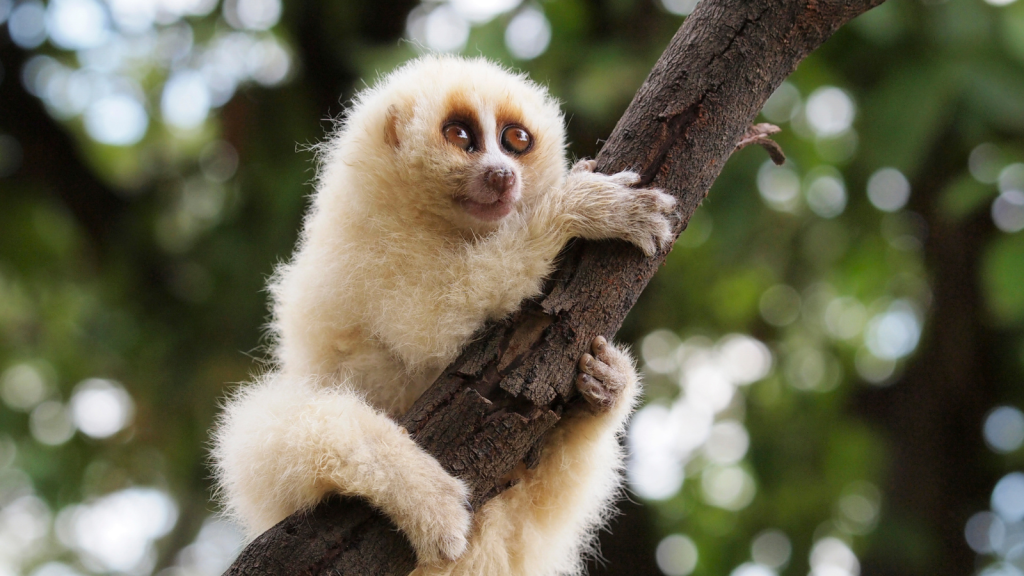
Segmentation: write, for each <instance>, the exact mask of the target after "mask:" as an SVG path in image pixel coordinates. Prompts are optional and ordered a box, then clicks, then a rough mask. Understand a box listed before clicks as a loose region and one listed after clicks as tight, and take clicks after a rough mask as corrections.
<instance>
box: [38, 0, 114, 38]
mask: <svg viewBox="0 0 1024 576" xmlns="http://www.w3.org/2000/svg"><path fill="white" fill-rule="evenodd" d="M46 29H47V31H48V32H49V35H50V40H51V41H53V43H54V44H56V45H57V46H58V47H60V48H63V49H65V50H83V49H86V48H95V47H97V46H100V45H102V44H103V43H105V42H107V40H108V39H109V37H110V23H109V22H108V20H107V10H106V8H105V7H104V6H103V5H102V4H100V3H99V2H98V1H97V0H50V3H49V5H48V6H47V8H46Z"/></svg>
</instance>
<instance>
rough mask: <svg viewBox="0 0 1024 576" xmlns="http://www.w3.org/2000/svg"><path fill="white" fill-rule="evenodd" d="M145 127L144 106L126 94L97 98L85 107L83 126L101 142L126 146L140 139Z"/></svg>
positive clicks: (146, 123)
mask: <svg viewBox="0 0 1024 576" xmlns="http://www.w3.org/2000/svg"><path fill="white" fill-rule="evenodd" d="M148 127H149V115H148V114H147V113H146V109H145V107H143V105H142V103H141V102H140V101H139V100H137V99H136V98H134V97H132V96H129V95H127V94H114V95H111V96H106V97H104V98H101V99H99V100H97V101H95V102H93V103H92V105H90V106H89V108H88V109H87V110H86V111H85V129H86V131H87V132H88V133H89V136H92V138H93V140H96V141H97V142H99V143H101V144H110V145H111V146H130V145H132V144H135V143H137V142H138V141H139V140H142V137H143V136H145V135H146V129H147V128H148Z"/></svg>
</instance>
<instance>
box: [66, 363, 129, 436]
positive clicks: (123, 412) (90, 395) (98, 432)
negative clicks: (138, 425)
mask: <svg viewBox="0 0 1024 576" xmlns="http://www.w3.org/2000/svg"><path fill="white" fill-rule="evenodd" d="M134 412H135V403H134V402H132V398H131V396H129V395H128V392H126V391H125V389H124V388H123V387H122V386H121V385H120V384H118V383H117V382H114V381H112V380H105V379H102V378H90V379H88V380H83V381H82V382H80V383H79V384H78V385H77V386H75V391H74V393H73V394H72V396H71V415H72V418H73V419H74V422H75V425H76V426H77V427H78V429H79V430H81V431H82V433H83V434H86V435H87V436H91V437H93V438H107V437H109V436H113V435H114V434H116V433H118V432H120V431H121V430H122V429H124V427H125V426H127V425H128V423H129V422H131V419H132V415H133V414H134Z"/></svg>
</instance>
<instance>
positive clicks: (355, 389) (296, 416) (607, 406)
mask: <svg viewBox="0 0 1024 576" xmlns="http://www.w3.org/2000/svg"><path fill="white" fill-rule="evenodd" d="M467 116H468V117H467ZM453 118H456V119H460V120H465V121H467V122H471V123H473V125H474V126H475V127H476V128H477V132H478V134H477V137H478V139H479V140H480V147H481V149H480V150H479V151H477V152H474V153H467V152H465V151H463V150H461V149H459V148H457V147H455V146H453V145H451V144H449V143H448V142H446V141H445V140H444V138H443V136H442V134H441V129H442V127H443V126H444V125H445V124H446V122H448V121H449V120H451V119H453ZM508 122H512V123H515V124H517V125H520V126H522V127H523V128H525V129H526V130H527V131H528V132H530V133H531V134H532V136H533V138H534V144H533V148H532V149H531V150H529V151H528V152H526V153H524V154H522V155H521V156H514V155H511V154H507V153H505V152H504V151H502V150H501V148H500V147H499V145H498V138H499V135H500V129H501V128H502V126H503V125H504V124H505V123H508ZM564 138H565V136H564V128H563V123H562V116H561V112H560V111H559V109H558V106H557V104H556V103H555V102H554V101H553V100H552V99H551V97H550V96H549V95H548V94H547V92H546V91H545V90H544V89H543V88H542V87H540V86H538V85H536V84H534V83H532V82H530V81H528V80H527V79H525V78H524V77H522V76H518V75H514V74H511V73H509V72H508V71H506V70H504V69H502V68H500V67H498V66H495V65H494V64H491V63H489V62H487V61H485V60H482V59H476V60H465V59H460V58H455V57H444V56H428V57H423V58H420V59H418V60H416V61H413V62H411V63H409V64H407V65H406V66H404V67H402V68H401V69H399V70H398V71H396V72H394V73H392V74H391V75H389V76H387V77H385V78H383V79H381V81H380V82H378V84H377V85H376V86H375V87H373V88H370V89H368V90H366V91H364V92H363V93H362V94H360V95H359V96H358V97H357V98H356V101H355V104H354V106H353V108H352V110H351V111H350V113H349V114H348V116H347V118H346V119H345V121H344V123H343V124H342V126H341V127H340V129H339V130H338V132H337V133H336V134H335V135H334V136H333V137H332V138H331V139H330V140H329V141H328V142H327V143H326V144H325V145H323V146H322V148H321V150H320V161H321V166H320V172H319V178H318V183H317V188H316V194H315V196H314V199H313V205H312V209H311V211H310V214H309V215H308V216H307V218H306V221H305V224H304V228H303V231H302V235H301V239H300V242H299V247H298V249H297V251H296V253H295V256H294V257H293V259H292V261H291V262H290V263H288V264H286V265H283V266H281V267H280V268H279V270H278V271H277V273H276V274H275V277H274V279H273V280H272V282H271V291H272V294H273V311H274V319H273V324H272V327H273V331H274V335H275V338H276V340H275V343H276V346H275V360H276V366H275V369H274V370H273V371H271V372H269V373H267V374H265V375H263V376H262V377H260V378H258V379H256V381H255V382H253V383H251V384H249V385H247V386H245V387H243V388H242V389H241V390H239V391H238V392H237V393H236V394H235V395H234V396H233V397H231V398H230V399H229V401H228V402H227V405H226V407H225V410H224V413H223V414H222V416H221V418H220V421H219V423H218V426H217V429H216V430H215V432H214V451H213V455H214V461H215V466H216V470H217V476H218V480H219V484H220V489H221V494H222V496H223V499H224V502H225V505H226V507H227V509H228V511H229V512H230V513H231V514H232V515H234V516H235V517H236V518H237V519H238V520H239V521H240V522H241V523H242V524H243V525H244V526H245V527H246V528H247V530H248V531H249V533H250V534H251V535H253V536H255V535H256V534H259V533H260V532H262V531H264V530H266V529H267V528H269V527H271V526H272V525H273V524H275V523H276V522H278V521H280V520H281V519H283V518H284V517H285V516H287V515H288V514H290V513H292V512H294V511H296V510H300V509H304V508H308V507H311V506H313V505H315V504H316V503H317V502H318V501H319V500H320V499H321V498H323V496H324V495H325V494H327V493H330V492H340V493H344V494H351V495H357V496H362V497H365V498H367V499H368V500H369V501H370V502H371V503H372V504H373V505H375V506H376V507H378V508H379V509H380V510H382V511H383V512H384V513H386V514H387V515H388V516H390V517H391V518H392V519H393V520H394V522H395V523H396V524H397V525H398V526H399V528H400V529H402V531H403V532H404V533H405V534H406V536H408V538H409V540H410V542H411V543H412V545H413V547H414V548H415V550H416V553H417V556H418V558H419V560H420V565H419V567H418V568H417V570H416V572H415V573H416V574H418V575H427V574H430V575H440V574H451V575H454V574H466V575H470V574H474V575H477V574H488V575H495V576H500V575H531V576H542V575H556V574H577V573H580V572H581V571H582V561H581V558H582V555H583V554H584V553H585V552H586V551H588V550H589V549H590V546H591V542H592V539H593V534H594V531H595V530H596V528H597V527H598V526H600V525H601V524H602V523H603V522H604V520H605V516H606V515H607V513H608V508H609V504H610V501H611V499H612V498H613V496H614V494H615V492H616V490H617V488H618V486H619V482H620V478H619V471H620V468H621V463H622V462H621V460H622V455H621V452H620V449H619V444H618V441H617V435H618V434H619V433H620V432H621V431H622V427H623V423H624V421H625V419H626V418H627V416H628V414H629V413H630V411H631V409H632V407H633V404H634V402H635V399H636V396H637V394H638V388H639V386H638V383H637V377H636V374H635V370H634V368H633V365H632V361H631V360H630V358H629V356H628V355H626V354H625V353H623V352H622V351H620V350H618V349H617V348H614V347H612V346H610V345H607V344H606V343H604V342H603V339H601V340H599V341H595V344H594V355H593V356H590V355H586V356H585V357H584V358H583V359H582V360H581V366H580V368H581V373H582V374H581V376H580V381H579V386H580V388H581V390H582V391H583V392H584V396H585V397H586V398H588V399H590V400H591V401H592V406H593V407H594V408H593V409H592V410H580V411H577V412H571V413H569V414H568V415H567V416H566V417H565V418H564V419H563V422H561V423H559V425H558V426H557V427H556V429H555V430H554V431H553V432H552V433H551V434H549V438H548V440H547V441H546V443H545V447H544V450H543V453H542V456H541V461H540V464H539V465H538V466H537V467H536V468H534V469H532V470H525V471H522V472H521V474H520V482H519V483H518V484H517V485H515V486H514V487H512V488H510V489H509V490H507V491H506V492H504V493H503V494H501V495H500V496H499V497H497V498H495V499H493V500H491V501H490V502H488V503H487V504H486V505H485V506H483V507H482V508H481V509H480V510H479V511H478V512H477V513H476V514H475V515H471V514H470V512H469V511H468V510H467V508H466V505H465V502H466V498H467V494H466V488H465V486H464V485H463V484H462V482H460V481H459V480H458V479H456V478H454V477H452V476H451V475H449V474H448V473H447V472H445V471H444V470H443V469H442V468H441V466H440V465H439V464H438V463H437V462H436V461H435V460H434V459H433V458H432V457H431V456H429V455H428V454H426V453H425V452H424V451H423V450H421V449H420V448H419V447H418V446H417V445H416V444H415V443H414V442H413V441H412V440H411V439H410V438H409V436H408V434H407V433H405V431H404V430H403V429H402V428H401V427H399V426H398V425H397V424H396V423H395V422H394V420H392V418H393V417H396V416H399V415H401V414H403V413H404V412H405V411H406V410H408V408H409V406H411V404H412V402H413V401H415V399H416V398H417V397H418V396H419V395H420V394H421V393H422V392H423V391H424V390H425V389H426V387H427V386H428V385H429V384H430V383H431V382H432V381H433V380H434V379H435V378H436V377H437V375H438V374H439V373H440V371H441V370H442V369H443V368H444V367H445V366H446V365H448V364H449V363H450V362H451V361H452V360H454V358H455V357H456V356H457V355H458V353H459V351H460V350H461V348H462V347H463V346H464V345H465V344H466V343H467V342H468V341H469V339H470V338H471V336H472V335H473V333H474V332H475V331H476V330H477V329H478V328H480V327H481V326H482V325H483V324H484V323H485V322H486V321H488V320H495V319H500V318H502V317H505V316H506V315H508V314H509V313H510V312H512V311H513V310H515V309H516V308H517V307H518V306H519V304H520V302H522V300H523V299H525V298H528V297H530V296H533V295H535V294H537V293H538V291H539V289H540V284H541V281H542V279H543V278H544V276H545V275H546V274H548V273H549V272H550V270H551V265H552V260H553V259H554V258H555V256H556V255H557V253H558V251H559V250H560V249H561V248H562V246H563V245H564V244H565V242H566V241H567V240H568V239H570V238H572V237H574V236H581V237H585V238H593V239H598V238H623V239H626V240H629V241H631V242H633V243H634V244H636V245H637V246H639V247H641V248H642V249H643V250H645V251H646V252H647V253H652V252H653V251H654V250H655V249H657V248H658V247H659V246H663V245H665V244H666V243H667V242H668V241H669V240H670V228H669V223H668V215H669V214H670V213H671V211H672V208H673V205H674V201H673V200H672V198H671V197H670V196H668V195H665V194H663V193H661V192H659V191H656V190H644V189H632V188H630V186H631V185H633V184H635V183H636V182H637V180H638V178H637V176H636V175H635V174H632V173H629V172H624V173H620V174H616V175H612V176H606V175H603V174H597V173H594V172H593V163H592V162H588V161H584V162H580V163H577V165H576V166H575V167H574V168H573V170H572V171H568V170H567V166H566V163H565V152H564V149H565V144H564ZM492 166H500V167H503V168H506V169H509V170H512V171H513V172H514V173H515V175H516V186H517V188H516V191H517V193H519V196H518V199H517V201H516V202H515V204H514V208H513V210H512V212H511V213H510V214H509V215H507V216H505V217H504V218H502V219H501V220H500V221H499V222H486V221H483V220H477V219H475V218H474V217H472V216H470V215H469V214H468V213H467V212H466V210H465V209H463V207H462V206H461V205H460V204H459V202H458V198H460V197H461V196H460V195H461V194H464V193H465V191H466V190H467V189H469V187H472V186H478V185H479V183H480V182H481V180H480V179H481V178H482V176H481V175H482V174H483V170H485V169H487V168H488V167H492ZM456 559H457V560H456ZM452 560H455V561H454V562H453V561H452Z"/></svg>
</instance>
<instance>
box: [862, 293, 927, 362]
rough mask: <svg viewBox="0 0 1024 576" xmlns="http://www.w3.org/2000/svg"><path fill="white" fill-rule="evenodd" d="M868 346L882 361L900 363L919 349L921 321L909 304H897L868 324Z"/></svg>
mask: <svg viewBox="0 0 1024 576" xmlns="http://www.w3.org/2000/svg"><path fill="white" fill-rule="evenodd" d="M864 332H865V333H864V343H865V344H866V345H867V347H868V350H870V351H871V353H872V354H874V355H875V356H876V357H878V358H882V359H890V360H896V359H898V358H902V357H904V356H906V355H908V354H910V353H911V352H913V351H914V349H915V348H917V342H918V340H919V339H920V337H921V321H920V320H919V319H918V313H917V311H916V310H915V308H914V306H913V305H912V304H911V303H910V302H909V301H907V300H896V301H895V302H893V303H892V304H891V305H889V308H888V309H887V310H886V311H885V312H882V313H881V314H878V315H876V316H875V317H873V318H872V319H871V320H869V321H868V325H867V328H866V329H865V331H864Z"/></svg>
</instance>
